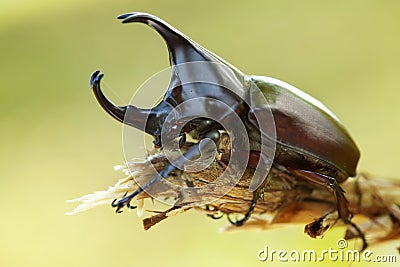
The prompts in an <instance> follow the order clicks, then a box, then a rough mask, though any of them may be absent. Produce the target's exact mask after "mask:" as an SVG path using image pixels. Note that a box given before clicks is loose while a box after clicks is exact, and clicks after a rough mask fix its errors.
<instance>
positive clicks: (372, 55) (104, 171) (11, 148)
mask: <svg viewBox="0 0 400 267" xmlns="http://www.w3.org/2000/svg"><path fill="white" fill-rule="evenodd" d="M131 11H144V12H149V13H153V14H155V15H157V16H159V17H161V18H162V19H164V20H166V21H167V22H169V23H170V24H172V25H174V26H175V27H176V28H178V29H179V30H181V31H182V32H184V33H185V34H187V35H188V36H190V37H191V38H192V39H193V40H195V41H196V42H198V43H199V44H201V45H203V46H205V47H206V48H208V49H210V50H212V51H214V52H215V53H217V54H219V55H220V56H221V57H223V58H224V59H226V60H228V61H229V62H231V63H232V64H234V65H235V66H237V67H238V68H239V69H241V70H242V71H244V72H245V73H248V74H257V75H266V76H271V77H275V78H279V79H281V80H283V81H286V82H288V83H290V84H293V85H295V86H296V87H298V88H300V89H302V90H304V91H306V92H307V93H309V94H311V95H313V96H314V97H316V98H318V99H319V100H321V101H322V102H323V103H325V104H326V105H327V106H328V107H329V108H330V109H331V110H332V111H333V112H334V113H335V114H336V115H337V116H338V117H339V118H340V119H341V120H342V121H343V123H344V124H345V125H346V127H347V128H348V130H349V131H350V133H351V134H352V136H353V137H354V139H355V140H356V142H357V143H358V145H359V147H360V149H361V151H362V159H361V162H360V165H359V169H360V170H367V171H370V172H372V173H374V174H378V175H380V176H382V177H398V176H399V170H398V169H399V159H400V156H399V151H400V140H399V138H398V137H399V136H400V121H399V117H400V105H399V102H400V101H399V100H400V88H399V81H400V75H399V74H400V49H399V47H400V27H399V25H400V16H399V14H400V2H399V1H395V0H393V1H389V0H385V1H361V0H359V1H318V0H314V1H310V0H306V1H288V0H284V1H265V0H264V1H243V2H240V1H239V2H235V1H215V0H214V1H208V0H207V1H183V0H182V1H177V0H168V1H148V0H147V1H145V0H142V1H115V0H114V1H105V0H96V1H95V0H81V1H77V0H73V1H62V2H61V1H50V0H36V1H24V0H18V1H17V0H2V1H1V2H0V101H1V103H0V125H1V130H0V134H1V138H0V149H1V153H0V162H1V165H0V166H1V172H0V173H1V178H0V205H1V207H0V208H1V209H0V211H1V219H0V266H42V267H43V266H96V267H102V266H164V267H167V266H261V265H267V264H268V265H271V263H269V262H264V263H261V262H259V261H258V260H257V255H256V254H257V251H258V250H260V249H263V247H264V246H265V245H268V246H269V248H270V249H276V250H278V249H287V250H292V249H300V250H301V249H319V250H322V249H324V248H328V247H329V246H331V247H333V248H336V245H335V242H336V240H337V238H338V237H340V235H341V234H342V229H337V230H335V231H331V232H329V233H328V234H327V236H326V237H325V238H324V240H322V241H321V240H311V239H310V238H308V237H306V236H305V235H304V234H303V233H302V226H299V227H292V228H290V229H284V230H275V231H270V232H251V231H249V232H241V233H230V234H220V233H217V229H218V228H219V227H221V226H223V225H225V224H226V223H227V222H226V220H225V218H224V219H222V220H219V221H213V220H211V219H209V218H207V217H206V216H205V215H203V214H199V213H197V212H195V211H190V212H188V213H186V214H182V215H179V216H176V217H174V218H171V219H169V220H166V221H164V222H162V223H161V224H159V225H157V226H156V227H154V228H153V229H151V230H150V231H148V232H145V231H144V230H142V227H141V222H140V220H139V219H138V218H137V216H136V214H135V213H128V212H124V213H123V214H120V215H116V214H115V213H114V211H113V209H111V208H110V207H102V208H98V209H95V210H91V211H89V212H86V213H82V214H78V215H75V216H72V217H68V216H66V215H64V213H65V212H67V211H70V210H71V209H72V208H73V207H74V205H72V204H67V203H65V200H67V199H71V198H75V197H78V196H81V195H83V194H86V193H90V192H93V191H95V190H101V189H104V188H106V187H107V186H108V185H111V184H113V183H114V182H115V181H116V180H117V179H118V178H121V177H123V174H122V173H118V172H114V171H113V168H112V167H113V165H116V164H120V163H122V162H123V161H124V157H123V152H122V144H121V140H122V138H121V128H122V127H121V125H120V124H119V123H118V122H116V121H114V120H113V119H111V118H110V117H109V116H108V115H107V114H105V113H104V112H103V111H102V110H101V109H100V107H99V106H98V104H97V103H96V101H95V98H94V96H93V95H92V92H91V91H90V89H89V84H88V83H89V76H90V74H91V73H92V72H93V71H94V70H95V69H98V68H100V69H101V70H102V71H104V72H105V73H106V77H105V87H104V90H105V93H106V94H107V95H108V96H109V97H110V98H112V99H113V100H115V102H117V103H118V104H125V103H127V102H128V101H129V100H130V97H131V96H132V94H133V92H134V90H135V89H136V88H138V87H139V86H140V85H141V84H142V83H143V82H144V81H145V80H146V79H147V78H149V77H150V76H151V75H152V74H154V73H156V72H158V71H160V70H161V69H162V68H164V67H167V66H168V59H167V56H168V55H167V50H166V48H165V45H164V44H163V41H162V40H161V39H160V37H159V36H158V35H157V34H156V33H155V32H154V31H153V30H151V29H150V28H148V27H146V26H143V25H138V24H131V25H121V24H120V23H119V22H118V21H117V20H116V18H115V17H116V16H117V15H119V14H122V13H126V12H131ZM142 153H143V151H142V150H140V149H138V154H137V156H138V157H140V156H143V154H142ZM311 219H312V218H310V220H311ZM398 245H399V242H398V240H397V241H395V242H392V243H390V244H388V245H385V246H379V247H373V248H371V249H372V250H373V251H374V252H375V253H376V254H378V253H380V254H396V251H395V247H396V246H398ZM397 264H398V263H397ZM272 265H274V266H276V265H278V264H277V263H276V262H275V263H273V264H272ZM307 265H313V264H306V263H298V266H307ZM332 265H335V266H343V263H333V264H332ZM345 265H349V264H347V263H346V264H345ZM394 265H395V264H387V265H384V264H376V266H394ZM352 266H361V265H360V264H353V265H352ZM366 266H372V264H370V265H366Z"/></svg>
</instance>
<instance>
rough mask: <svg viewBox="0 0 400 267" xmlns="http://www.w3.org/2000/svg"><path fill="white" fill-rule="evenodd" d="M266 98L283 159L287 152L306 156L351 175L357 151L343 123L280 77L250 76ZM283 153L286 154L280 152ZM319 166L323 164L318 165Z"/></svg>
mask: <svg viewBox="0 0 400 267" xmlns="http://www.w3.org/2000/svg"><path fill="white" fill-rule="evenodd" d="M252 79H253V81H254V82H255V83H256V85H257V86H258V87H259V88H260V89H261V91H262V92H263V94H264V96H265V97H266V98H267V100H268V103H269V105H270V108H271V110H272V113H273V115H274V120H275V126H276V134H277V141H278V144H279V145H280V146H281V150H284V152H285V151H286V152H287V151H290V152H291V153H282V157H284V161H285V162H286V163H287V164H290V161H291V160H293V161H296V160H297V159H296V158H292V159H291V156H290V155H294V154H297V155H299V157H302V158H303V156H304V157H308V158H313V159H314V160H315V162H318V163H319V164H318V163H316V165H321V164H320V163H321V161H322V162H325V163H326V164H328V165H330V166H331V167H334V168H336V169H337V170H338V171H340V172H341V173H342V175H344V176H355V174H356V168H357V163H358V160H359V158H360V152H359V149H358V147H357V145H356V144H355V142H354V141H353V139H352V138H351V137H350V135H349V133H348V132H347V130H346V129H345V128H344V126H343V124H342V123H341V122H340V121H339V120H338V119H337V118H336V116H335V115H334V114H333V113H332V112H331V111H330V110H329V109H327V108H326V107H325V106H324V105H323V104H322V103H321V102H319V101H318V100H316V99H314V98H313V97H311V96H309V95H308V94H306V93H304V92H303V91H301V90H299V89H297V88H295V87H293V86H291V85H289V84H287V83H284V82H282V81H280V80H277V79H273V78H268V77H261V76H252ZM284 154H286V155H284ZM322 165H323V164H322Z"/></svg>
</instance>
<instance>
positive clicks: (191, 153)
mask: <svg viewBox="0 0 400 267" xmlns="http://www.w3.org/2000/svg"><path fill="white" fill-rule="evenodd" d="M217 137H219V134H218V131H211V132H209V133H208V134H206V135H205V136H204V138H206V139H205V140H207V141H208V142H207V143H204V142H203V144H202V146H203V147H204V146H207V145H208V144H209V142H213V141H214V142H216V141H218V140H216V139H215V138H217ZM199 146H200V145H199V144H196V145H194V146H192V147H191V148H190V149H189V150H188V151H186V152H185V153H184V154H183V155H182V156H181V157H179V158H178V159H176V160H175V161H174V162H173V164H169V165H167V166H166V167H165V168H164V169H162V170H161V171H160V172H159V173H158V175H156V176H154V177H153V178H152V179H151V180H150V181H148V182H147V183H146V184H144V185H142V186H140V187H139V188H138V189H137V190H136V191H135V192H133V193H132V194H130V195H128V196H125V197H123V198H122V199H121V200H119V201H118V202H117V201H116V200H114V201H113V202H112V204H111V205H112V207H114V208H117V209H116V212H117V213H120V212H121V209H122V208H123V207H125V206H127V207H128V208H132V207H133V206H130V202H131V200H132V199H133V198H134V197H135V196H137V195H138V194H140V193H142V192H143V191H144V190H145V189H146V188H148V187H150V186H151V185H152V184H154V183H155V182H157V181H159V180H160V179H166V178H167V177H168V175H169V174H170V173H171V172H173V171H174V170H176V169H183V166H184V165H185V163H186V162H187V161H188V160H191V159H194V158H196V157H198V156H200V155H201V151H200V148H199Z"/></svg>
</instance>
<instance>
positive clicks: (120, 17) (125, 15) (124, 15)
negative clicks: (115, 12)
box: [117, 13, 135, 19]
mask: <svg viewBox="0 0 400 267" xmlns="http://www.w3.org/2000/svg"><path fill="white" fill-rule="evenodd" d="M133 14H135V13H126V14H122V15H119V16H118V17H117V19H126V18H127V17H129V16H131V15H133Z"/></svg>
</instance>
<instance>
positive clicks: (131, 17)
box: [118, 12, 158, 23]
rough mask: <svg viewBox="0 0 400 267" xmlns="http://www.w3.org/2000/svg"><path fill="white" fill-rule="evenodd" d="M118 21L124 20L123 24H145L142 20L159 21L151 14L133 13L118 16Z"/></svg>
mask: <svg viewBox="0 0 400 267" xmlns="http://www.w3.org/2000/svg"><path fill="white" fill-rule="evenodd" d="M118 19H122V20H123V21H122V23H129V22H139V21H140V22H143V21H141V20H140V19H144V20H145V21H147V20H158V18H157V17H155V16H153V15H151V14H149V13H143V12H133V13H127V14H124V15H120V16H118Z"/></svg>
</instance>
